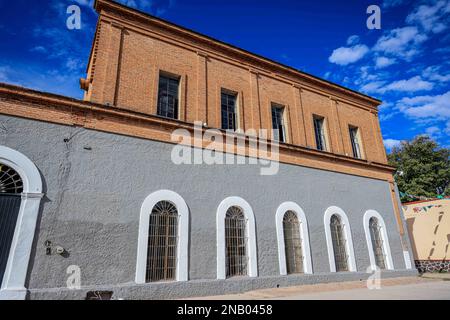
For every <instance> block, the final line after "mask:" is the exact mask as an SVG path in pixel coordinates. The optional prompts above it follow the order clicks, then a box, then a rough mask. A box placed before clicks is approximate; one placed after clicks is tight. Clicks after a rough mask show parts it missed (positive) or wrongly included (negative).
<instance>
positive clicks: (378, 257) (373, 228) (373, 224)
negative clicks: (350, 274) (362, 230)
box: [369, 217, 386, 269]
mask: <svg viewBox="0 0 450 320" xmlns="http://www.w3.org/2000/svg"><path fill="white" fill-rule="evenodd" d="M369 230H370V238H371V240H372V248H373V253H374V256H375V263H376V265H377V266H378V268H380V269H386V263H385V256H386V255H385V253H384V250H383V247H384V245H383V238H382V237H381V230H380V226H379V225H378V219H377V218H375V217H372V218H370V220H369Z"/></svg>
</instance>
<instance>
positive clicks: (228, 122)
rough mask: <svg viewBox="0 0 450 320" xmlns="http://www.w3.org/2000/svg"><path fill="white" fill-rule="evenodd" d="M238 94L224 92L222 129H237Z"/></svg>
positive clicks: (222, 96) (222, 97) (222, 99)
mask: <svg viewBox="0 0 450 320" xmlns="http://www.w3.org/2000/svg"><path fill="white" fill-rule="evenodd" d="M236 100H237V94H234V93H231V92H227V91H223V90H222V95H221V111H222V129H224V130H233V131H236V129H237V125H236V123H237V112H236Z"/></svg>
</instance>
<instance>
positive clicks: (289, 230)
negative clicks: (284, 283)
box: [275, 201, 313, 275]
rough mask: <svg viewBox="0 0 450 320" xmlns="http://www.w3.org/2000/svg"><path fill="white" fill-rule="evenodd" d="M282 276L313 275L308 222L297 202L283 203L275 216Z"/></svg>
mask: <svg viewBox="0 0 450 320" xmlns="http://www.w3.org/2000/svg"><path fill="white" fill-rule="evenodd" d="M275 223H276V228H277V241H278V259H279V266H280V274H281V275H287V274H289V273H310V274H311V273H313V270H312V257H311V250H310V248H309V232H308V221H307V220H306V215H305V213H304V212H303V210H302V208H301V207H300V206H299V205H298V204H296V203H295V202H291V201H287V202H283V203H282V204H281V205H280V206H279V207H278V209H277V212H276V215H275Z"/></svg>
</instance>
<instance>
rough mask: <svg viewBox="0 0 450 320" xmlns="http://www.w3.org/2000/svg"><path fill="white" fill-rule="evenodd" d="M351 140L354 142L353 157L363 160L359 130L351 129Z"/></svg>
mask: <svg viewBox="0 0 450 320" xmlns="http://www.w3.org/2000/svg"><path fill="white" fill-rule="evenodd" d="M350 140H351V142H352V150H353V156H354V157H355V158H358V159H361V149H360V147H359V139H358V128H352V127H350Z"/></svg>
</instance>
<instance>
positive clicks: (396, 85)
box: [360, 76, 434, 94]
mask: <svg viewBox="0 0 450 320" xmlns="http://www.w3.org/2000/svg"><path fill="white" fill-rule="evenodd" d="M433 87H434V84H433V83H432V82H429V81H426V80H423V79H422V78H421V77H420V76H415V77H412V78H410V79H407V80H397V81H394V82H391V83H389V84H387V85H386V81H373V82H369V83H366V84H365V85H364V86H362V87H361V88H360V90H361V91H362V92H366V93H380V94H383V93H386V92H388V91H396V92H417V91H429V90H432V89H433Z"/></svg>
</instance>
